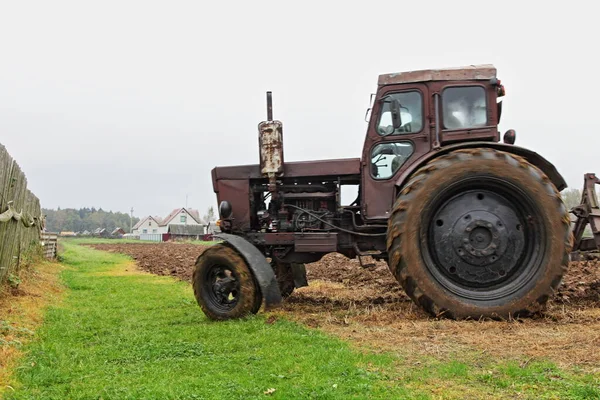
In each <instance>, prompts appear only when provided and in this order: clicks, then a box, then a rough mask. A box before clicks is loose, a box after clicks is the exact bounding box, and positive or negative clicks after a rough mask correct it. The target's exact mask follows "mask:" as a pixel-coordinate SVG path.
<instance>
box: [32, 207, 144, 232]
mask: <svg viewBox="0 0 600 400" xmlns="http://www.w3.org/2000/svg"><path fill="white" fill-rule="evenodd" d="M42 212H43V214H44V215H46V230H48V231H51V232H61V231H74V232H82V231H85V230H87V231H90V232H91V231H93V230H95V229H97V228H105V229H106V230H109V231H111V232H112V231H113V230H114V229H115V228H123V229H125V231H129V224H130V218H131V217H130V215H129V214H126V213H120V212H112V211H110V212H106V211H100V210H98V211H96V209H95V208H92V209H90V208H80V209H79V210H76V209H73V208H65V209H62V210H52V209H43V210H42ZM138 221H139V218H133V219H132V220H131V222H132V223H133V224H134V225H135V224H136V223H137V222H138Z"/></svg>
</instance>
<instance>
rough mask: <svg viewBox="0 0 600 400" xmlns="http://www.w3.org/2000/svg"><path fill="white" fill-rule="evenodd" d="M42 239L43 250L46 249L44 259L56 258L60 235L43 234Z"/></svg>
mask: <svg viewBox="0 0 600 400" xmlns="http://www.w3.org/2000/svg"><path fill="white" fill-rule="evenodd" d="M40 239H41V245H42V248H43V249H44V250H43V252H44V257H46V258H50V259H53V258H56V253H57V252H58V233H49V232H42V235H41V237H40Z"/></svg>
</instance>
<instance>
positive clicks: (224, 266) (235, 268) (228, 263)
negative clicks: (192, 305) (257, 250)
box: [192, 244, 262, 320]
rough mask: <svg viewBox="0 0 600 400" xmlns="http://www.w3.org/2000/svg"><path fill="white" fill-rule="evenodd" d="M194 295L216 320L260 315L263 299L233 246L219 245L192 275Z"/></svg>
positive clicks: (200, 259)
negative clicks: (258, 313)
mask: <svg viewBox="0 0 600 400" xmlns="http://www.w3.org/2000/svg"><path fill="white" fill-rule="evenodd" d="M192 284H193V287H194V295H195V297H196V300H197V302H198V305H199V306H200V308H201V309H202V311H204V314H206V316H207V317H208V318H210V319H213V320H226V319H233V318H241V317H244V316H246V315H248V314H256V313H257V312H258V310H259V309H260V306H261V302H262V296H261V293H260V289H259V287H258V285H257V284H256V280H255V279H254V277H253V276H252V273H251V272H250V269H249V268H248V265H247V264H246V261H245V260H244V258H243V257H242V256H241V255H240V254H239V253H238V252H237V251H235V250H234V249H232V248H231V247H229V246H225V245H222V244H217V245H214V246H212V247H210V248H209V249H207V250H206V251H204V253H202V254H201V255H200V257H198V260H197V261H196V266H195V268H194V273H193V275H192Z"/></svg>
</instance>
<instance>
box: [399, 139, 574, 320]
mask: <svg viewBox="0 0 600 400" xmlns="http://www.w3.org/2000/svg"><path fill="white" fill-rule="evenodd" d="M569 227H570V225H569V216H568V213H567V209H566V207H565V206H564V204H563V202H562V199H561V197H560V194H559V193H558V191H557V190H556V188H555V187H554V185H553V184H552V183H551V182H550V180H549V179H548V178H547V177H546V176H545V175H544V174H543V173H542V172H541V171H540V170H539V169H538V168H536V167H534V166H533V165H531V164H529V163H528V162H527V161H525V160H524V159H522V158H521V157H518V156H515V155H513V154H509V153H504V152H501V151H496V150H492V149H468V150H458V151H455V152H452V153H449V154H447V155H444V156H441V157H439V158H437V159H435V160H433V161H432V162H430V163H429V164H427V165H426V166H425V167H423V168H421V169H420V170H419V171H417V173H415V175H414V176H413V177H412V178H411V179H410V181H409V182H408V183H407V185H406V186H405V187H404V189H403V190H402V192H401V193H400V196H399V197H398V199H397V201H396V203H395V205H394V210H393V213H392V216H391V218H390V219H389V222H388V232H389V233H388V242H387V248H388V254H389V266H390V269H391V271H392V272H393V273H394V275H395V276H396V279H397V280H398V281H399V282H400V284H401V285H402V286H403V287H404V289H405V291H406V293H407V294H408V295H409V296H410V297H411V298H412V299H413V301H415V303H417V304H418V305H420V306H421V307H423V308H424V309H425V310H426V311H427V312H429V313H430V314H432V315H435V316H442V315H443V316H448V317H453V318H466V317H473V318H479V317H482V316H483V317H504V318H505V317H509V316H519V315H521V316H524V315H527V314H530V313H532V312H535V311H539V310H541V309H542V308H543V306H544V305H545V303H546V301H547V300H548V298H549V297H550V296H552V294H553V291H554V289H555V288H556V287H557V286H558V284H559V283H560V281H561V278H562V275H563V273H564V271H565V270H566V268H567V265H568V254H569V251H570V247H571V233H570V229H569Z"/></svg>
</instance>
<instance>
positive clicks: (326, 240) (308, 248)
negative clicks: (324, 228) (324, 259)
mask: <svg viewBox="0 0 600 400" xmlns="http://www.w3.org/2000/svg"><path fill="white" fill-rule="evenodd" d="M337 245H338V239H337V233H329V232H328V233H296V234H294V250H295V251H297V252H299V253H313V252H314V253H331V252H334V251H337Z"/></svg>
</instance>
